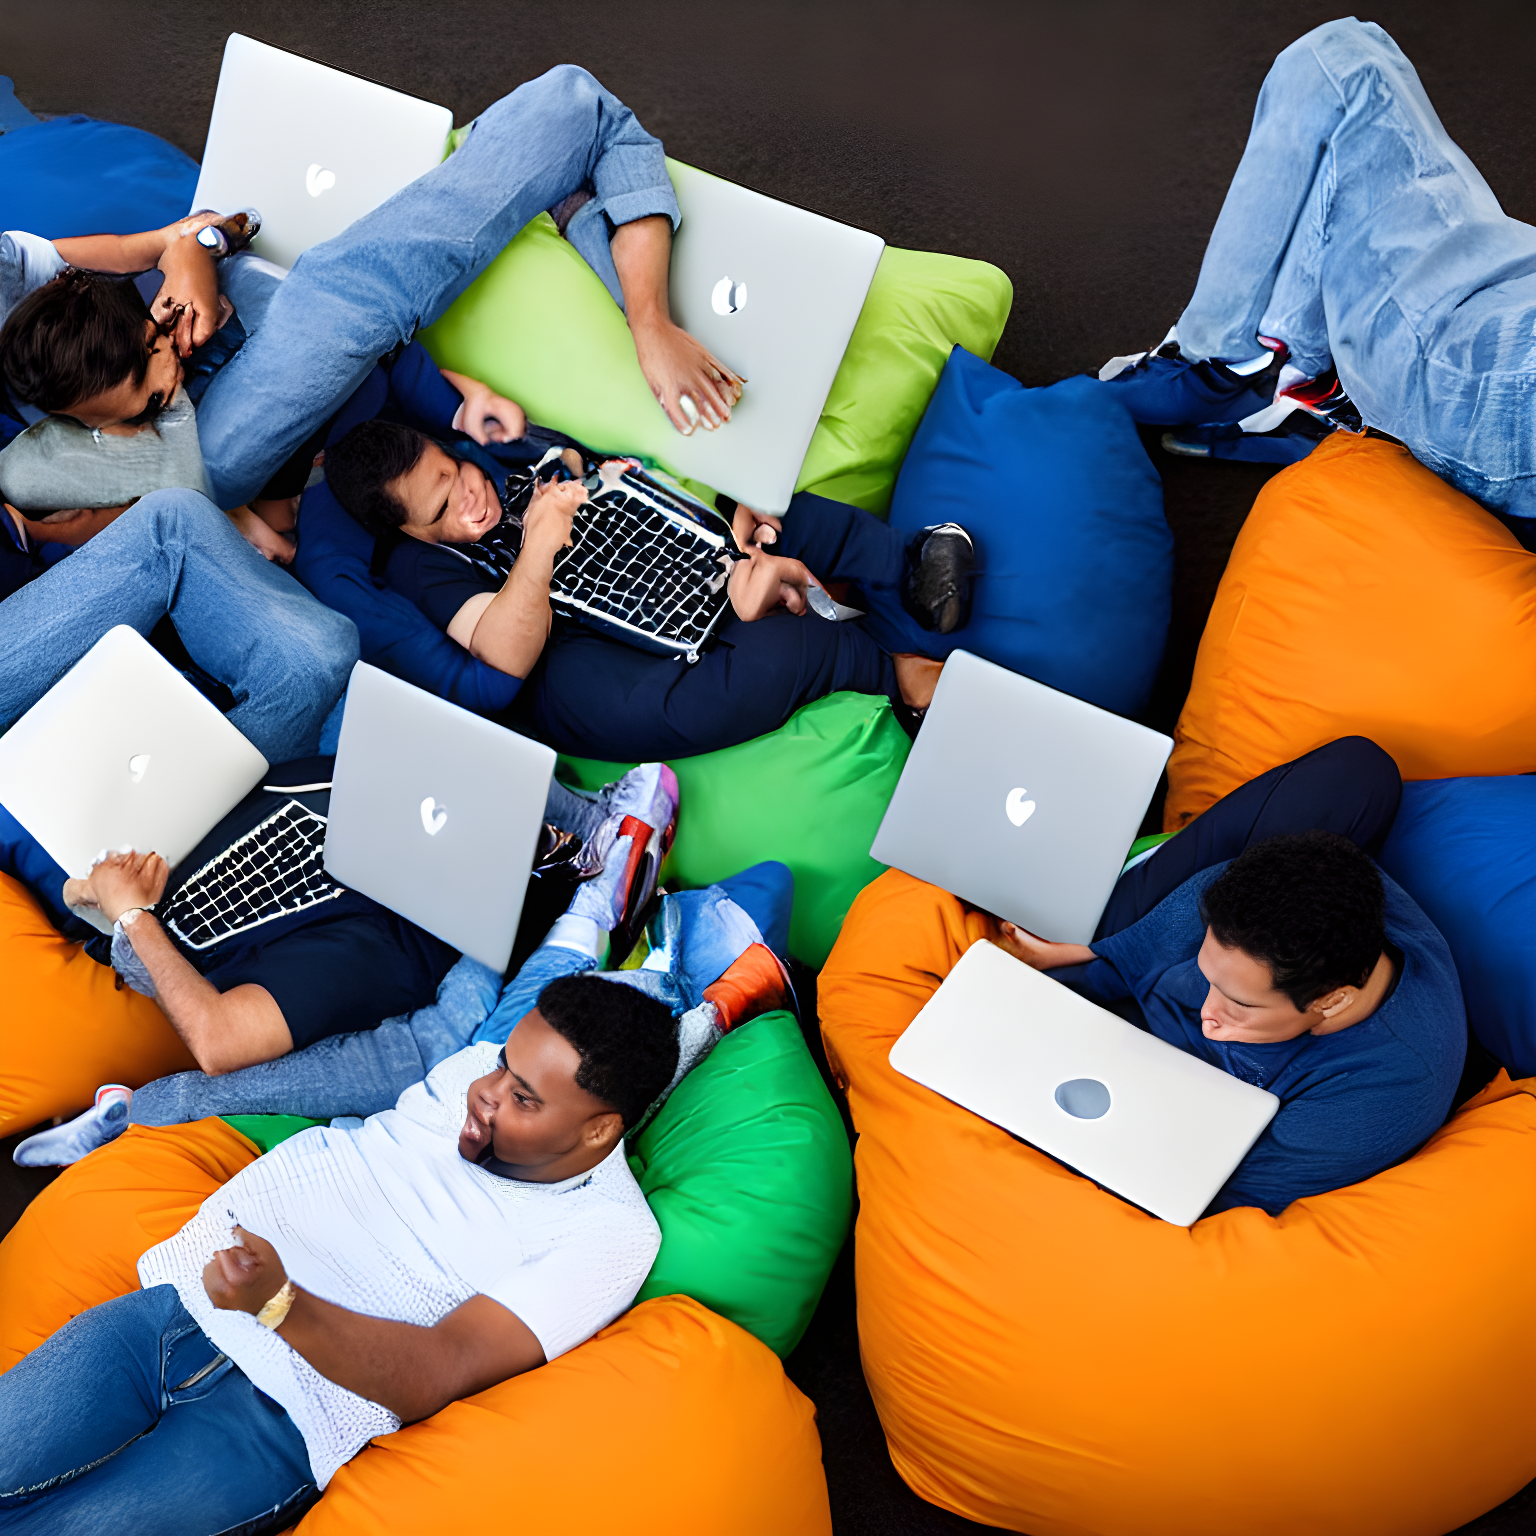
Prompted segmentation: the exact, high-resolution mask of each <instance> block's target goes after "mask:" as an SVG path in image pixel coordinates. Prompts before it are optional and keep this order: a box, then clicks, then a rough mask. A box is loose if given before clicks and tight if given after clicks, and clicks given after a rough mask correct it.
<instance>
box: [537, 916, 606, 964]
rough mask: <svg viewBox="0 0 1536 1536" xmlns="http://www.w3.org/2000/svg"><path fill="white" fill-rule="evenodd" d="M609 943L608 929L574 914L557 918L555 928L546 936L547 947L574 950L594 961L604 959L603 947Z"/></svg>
mask: <svg viewBox="0 0 1536 1536" xmlns="http://www.w3.org/2000/svg"><path fill="white" fill-rule="evenodd" d="M607 942H608V933H607V930H606V929H604V928H599V927H598V925H597V924H596V923H595V922H593V921H592V919H591V918H590V917H581V916H579V915H578V914H577V913H574V912H567V913H566V914H565V916H564V917H557V918H556V919H555V925H554V927H553V928H551V929H550V930H549V932H548V933H546V934H545V935H544V945H545V947H548V948H551V949H574V950H575V951H576V952H577V954H580V955H590V956H591V957H592V958H593V959H594V960H600V959H602V956H603V946H604V945H605V944H607Z"/></svg>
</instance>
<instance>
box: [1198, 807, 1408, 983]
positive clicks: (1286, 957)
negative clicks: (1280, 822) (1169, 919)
mask: <svg viewBox="0 0 1536 1536" xmlns="http://www.w3.org/2000/svg"><path fill="white" fill-rule="evenodd" d="M1385 902H1386V897H1385V893H1384V892H1383V890H1382V886H1381V875H1380V873H1379V872H1378V871H1377V868H1376V866H1375V864H1373V863H1372V862H1371V859H1370V856H1369V855H1368V854H1366V853H1365V852H1364V851H1363V850H1362V849H1360V848H1358V847H1357V846H1356V845H1355V844H1354V843H1352V842H1350V840H1349V839H1348V838H1347V837H1341V836H1340V835H1339V834H1338V833H1337V832H1322V831H1314V832H1296V833H1291V834H1288V835H1286V836H1283V837H1271V838H1266V839H1265V840H1264V841H1263V842H1262V843H1255V844H1254V845H1253V847H1251V848H1247V849H1245V850H1244V851H1243V852H1242V853H1240V854H1239V855H1238V856H1237V857H1236V858H1235V859H1233V861H1232V862H1231V863H1230V864H1229V865H1228V866H1227V867H1226V869H1225V870H1224V871H1223V872H1222V873H1221V875H1220V877H1219V878H1218V879H1216V880H1215V881H1213V882H1212V884H1211V885H1210V886H1209V887H1208V888H1207V890H1206V892H1205V899H1204V901H1203V902H1202V904H1201V905H1202V908H1203V912H1204V916H1205V921H1206V922H1207V923H1208V924H1209V925H1210V929H1211V932H1212V933H1213V934H1214V935H1215V937H1216V940H1217V942H1218V943H1220V944H1224V945H1226V946H1227V947H1228V948H1229V949H1242V950H1246V951H1247V952H1248V953H1249V954H1250V955H1252V956H1253V957H1254V958H1255V959H1256V960H1262V961H1263V962H1264V963H1265V964H1266V965H1267V966H1268V967H1269V969H1270V972H1271V974H1272V975H1273V977H1274V985H1275V989H1276V990H1277V991H1279V992H1283V993H1285V995H1286V996H1287V997H1288V998H1290V1000H1291V1002H1292V1003H1293V1004H1295V1006H1296V1007H1297V1008H1298V1009H1302V1010H1305V1009H1307V1008H1309V1007H1311V1005H1312V1004H1313V1003H1315V1002H1316V1001H1317V999H1318V998H1320V997H1323V996H1325V995H1326V994H1328V993H1329V992H1332V991H1334V990H1335V989H1336V988H1338V987H1361V986H1364V985H1365V983H1366V981H1367V979H1368V978H1369V976H1370V974H1371V971H1372V970H1373V968H1374V967H1375V965H1376V962H1377V961H1378V960H1379V959H1380V958H1381V953H1382V950H1383V949H1384V948H1385V946H1386V942H1387V934H1386V928H1385V926H1384V923H1383V916H1382V914H1383V910H1384V907H1385Z"/></svg>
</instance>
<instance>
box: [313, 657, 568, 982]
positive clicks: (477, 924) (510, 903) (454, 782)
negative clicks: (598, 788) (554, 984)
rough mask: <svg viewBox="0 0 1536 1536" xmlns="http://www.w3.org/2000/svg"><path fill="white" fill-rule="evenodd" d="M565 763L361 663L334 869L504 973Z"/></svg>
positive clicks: (338, 785) (336, 815) (341, 765)
mask: <svg viewBox="0 0 1536 1536" xmlns="http://www.w3.org/2000/svg"><path fill="white" fill-rule="evenodd" d="M554 771H555V754H554V753H553V752H552V751H551V750H550V749H549V748H548V747H546V746H543V745H541V744H540V743H539V742H536V741H530V740H529V739H528V738H527V737H526V736H519V735H518V734H517V732H515V731H509V730H508V729H507V728H506V727H505V726H501V725H497V724H496V723H495V722H494V721H492V720H487V719H485V718H484V717H483V716H480V715H474V714H471V713H470V712H469V711H468V710H467V709H460V708H459V706H458V705H457V704H450V703H448V701H447V700H446V699H440V698H438V697H437V696H436V695H435V694H430V693H425V692H423V691H422V690H421V689H420V688H414V687H412V686H411V684H410V683H405V682H402V681H401V680H400V679H399V678H397V677H392V676H391V675H390V674H389V673H388V672H381V671H380V670H379V669H378V668H377V667H370V666H369V665H368V664H367V663H366V662H362V661H360V662H358V663H357V665H356V666H355V667H354V668H353V669H352V679H351V682H350V683H349V685H348V688H347V707H346V711H345V713H344V715H343V716H342V724H341V740H340V742H339V743H338V744H337V748H336V768H335V773H334V779H333V783H332V786H331V805H330V823H329V825H328V826H327V828H326V834H325V868H326V871H327V873H329V874H331V875H333V876H334V877H335V878H336V879H337V880H339V881H340V882H341V883H342V884H343V885H346V886H350V887H351V888H352V889H353V890H355V891H361V892H362V894H363V895H364V896H371V897H372V898H373V900H375V901H377V902H380V903H381V904H382V905H384V906H386V907H389V908H390V909H391V910H392V911H395V912H398V913H399V914H400V915H401V917H404V918H408V919H409V920H410V921H411V922H413V923H415V924H416V925H417V926H418V927H420V928H425V929H426V930H427V932H428V933H431V934H435V935H436V936H437V937H438V938H440V939H442V940H443V942H444V943H445V944H451V945H453V947H454V948H455V949H457V950H460V951H461V952H462V953H464V954H466V955H470V956H472V957H473V958H474V959H476V960H479V961H480V962H481V963H482V964H484V965H488V966H490V967H491V969H492V970H496V971H502V970H505V969H506V966H507V962H508V961H509V960H510V959H511V957H512V942H513V940H514V939H515V938H516V936H517V923H518V919H519V918H520V917H521V916H522V911H523V897H524V896H525V894H526V893H527V889H528V877H529V874H530V873H531V872H532V869H533V860H534V855H535V852H536V851H537V848H538V839H539V829H540V828H541V827H542V826H543V824H544V807H545V803H546V802H547V800H548V798H549V782H550V779H551V778H552V777H553V775H554Z"/></svg>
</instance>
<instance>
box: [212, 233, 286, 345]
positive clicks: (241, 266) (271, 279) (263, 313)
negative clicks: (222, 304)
mask: <svg viewBox="0 0 1536 1536" xmlns="http://www.w3.org/2000/svg"><path fill="white" fill-rule="evenodd" d="M285 275H286V274H285V273H284V271H283V269H282V268H281V267H279V266H277V265H276V264H275V263H273V262H270V261H265V260H263V259H262V258H261V257H260V256H257V255H255V254H253V253H252V252H250V251H241V252H240V253H239V255H237V256H230V257H227V258H226V259H225V260H223V261H221V262H220V263H219V292H220V293H222V294H223V295H224V296H225V298H227V299H228V300H229V302H230V303H231V304H233V305H234V306H235V315H236V317H237V318H238V319H239V321H240V324H241V325H242V326H243V327H244V328H245V334H246V335H247V336H248V337H250V336H254V335H255V334H256V332H257V330H258V329H259V328H260V327H261V325H262V323H263V322H264V321H265V320H266V318H267V308H268V306H269V305H270V304H271V303H272V300H273V299H274V298H275V297H276V295H277V285H278V284H279V283H280V282H282V280H283V278H284V276H285Z"/></svg>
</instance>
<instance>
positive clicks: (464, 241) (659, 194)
mask: <svg viewBox="0 0 1536 1536" xmlns="http://www.w3.org/2000/svg"><path fill="white" fill-rule="evenodd" d="M583 187H590V188H591V189H592V191H593V193H594V196H593V199H592V201H590V202H588V203H586V204H585V205H583V207H582V208H581V209H580V210H579V211H578V213H577V214H576V216H575V217H574V218H573V219H572V220H571V222H570V225H569V226H568V227H567V229H566V238H567V239H569V240H570V242H571V244H572V245H574V246H575V247H576V249H577V250H579V251H580V252H581V254H582V255H583V256H584V257H585V258H586V259H587V261H588V263H589V264H590V265H591V266H592V268H593V270H594V271H595V272H596V273H597V274H598V276H599V277H601V278H602V279H603V281H604V282H605V283H606V284H607V286H608V289H609V292H611V293H612V294H613V296H614V298H615V299H616V300H618V301H619V302H620V303H621V304H622V302H623V297H622V293H621V290H620V288H619V281H618V275H617V274H616V272H615V271H614V266H613V257H612V256H611V254H610V253H609V250H608V240H609V236H610V234H611V233H612V230H613V229H614V228H615V227H616V226H618V225H620V224H626V223H629V222H630V221H631V220H634V219H639V218H644V217H646V216H648V215H651V214H665V215H666V216H667V217H668V218H669V219H671V221H672V224H673V227H674V228H675V227H676V226H677V224H678V222H679V220H680V217H681V216H680V214H679V213H678V209H677V199H676V196H675V195H674V194H673V191H672V183H671V182H670V181H669V180H668V179H667V169H666V162H665V159H664V156H663V154H662V148H661V143H660V141H659V140H657V139H654V138H652V137H651V135H650V134H648V133H647V132H646V131H645V130H644V129H643V128H642V127H641V126H640V124H639V123H638V122H637V121H636V120H635V116H634V113H632V112H631V111H630V110H629V108H628V107H626V106H625V105H624V104H623V102H621V101H619V100H618V99H617V98H616V97H615V96H612V95H610V94H609V93H608V92H607V91H605V90H604V89H603V88H602V86H601V85H599V84H598V83H597V81H596V80H594V79H593V78H592V76H591V75H589V74H588V73H587V72H586V70H584V69H578V68H577V67H576V66H574V65H571V64H562V65H559V66H558V67H556V68H555V69H552V70H550V71H549V72H548V73H547V74H544V75H541V76H540V77H539V78H538V79H537V80H530V81H529V82H528V83H527V84H526V85H521V86H519V87H518V88H517V89H516V90H515V91H513V92H512V94H511V95H510V96H504V97H502V99H501V100H500V101H498V102H496V103H495V104H494V105H493V106H491V107H489V108H488V109H487V110H486V111H484V112H482V113H481V114H480V116H479V117H478V118H476V119H475V121H474V123H473V124H472V125H471V131H470V134H469V137H468V138H467V139H466V141H465V142H464V143H463V144H462V145H461V146H460V147H459V149H458V150H456V151H455V152H454V153H453V154H452V155H450V156H449V157H448V158H447V159H446V160H445V161H444V162H443V163H442V164H441V165H439V166H437V167H435V168H434V169H433V170H431V171H428V172H427V174H426V175H425V176H421V177H419V178H418V179H417V180H415V181H413V182H412V183H411V184H410V185H409V186H408V187H405V188H404V189H402V190H401V191H400V192H397V193H396V194H395V196H394V197H392V198H390V199H389V201H388V202H386V203H383V204H382V205H381V206H379V207H378V208H376V209H374V211H373V212H372V213H370V214H367V215H366V216H364V217H363V218H361V219H359V220H358V221H357V222H356V223H355V224H353V225H352V226H351V227H350V228H348V229H347V230H345V231H343V233H341V234H340V235H338V236H336V238H335V239H334V240H327V241H326V242H325V243H324V244H323V245H317V246H315V247H313V249H311V250H309V251H306V252H305V253H304V255H303V256H301V257H300V258H299V260H298V262H297V263H295V265H294V268H293V271H292V272H291V273H290V274H289V275H288V277H287V278H285V279H284V280H283V281H282V282H280V283H278V284H276V285H275V290H273V289H271V288H269V289H268V290H267V292H268V299H267V302H266V307H265V313H264V314H260V315H257V314H255V313H254V306H253V313H251V314H250V315H244V316H242V324H244V325H245V327H246V329H247V330H248V331H251V332H252V334H251V336H250V339H249V340H248V341H247V342H246V343H245V345H244V346H243V347H242V348H241V349H240V351H239V352H238V353H237V354H236V355H235V357H234V358H233V360H232V361H231V362H229V363H228V364H227V365H226V366H225V367H224V368H223V369H222V370H221V371H220V372H219V373H218V374H217V375H215V377H214V379H213V381H212V382H211V383H210V384H209V385H208V388H207V392H206V393H205V394H204V395H203V397H202V401H201V403H200V404H199V406H198V412H197V423H198V436H199V438H200V440H201V443H202V449H203V461H204V463H205V464H206V465H207V468H208V477H209V480H210V482H211V483H212V486H213V489H214V497H215V500H217V501H218V502H219V504H220V505H221V506H231V507H232V506H237V505H239V504H240V503H241V502H244V501H248V500H249V499H250V498H251V497H252V496H254V495H255V494H256V493H257V492H258V491H259V490H260V489H261V487H262V486H263V485H265V484H266V482H267V480H268V479H269V478H270V477H271V475H272V474H273V472H274V471H275V470H276V469H277V468H278V467H279V466H280V465H282V464H283V463H284V461H285V460H286V459H287V458H288V457H289V456H290V455H291V454H292V453H293V452H294V451H295V449H297V448H298V447H299V445H300V444H301V443H302V442H303V441H304V440H305V438H307V437H308V436H309V435H310V433H312V432H313V431H314V430H315V429H316V428H317V427H318V426H319V425H320V424H321V423H322V422H323V421H325V419H326V418H327V417H328V416H329V415H330V414H331V413H332V412H334V411H335V410H336V409H338V407H340V406H341V404H342V403H343V402H344V401H345V400H346V399H347V398H348V397H349V396H350V395H351V394H352V393H353V391H354V390H356V389H357V387H358V386H359V385H360V384H361V383H362V382H363V380H364V379H365V378H366V377H367V375H368V372H369V370H370V369H371V368H372V367H373V365H374V364H375V363H376V362H377V361H378V360H379V359H380V358H381V357H383V356H384V355H385V353H387V352H390V351H392V350H393V349H394V348H395V347H396V346H398V345H399V344H400V343H401V342H405V341H409V340H410V339H411V338H412V337H413V336H414V335H415V334H416V332H417V331H418V330H419V329H420V328H421V327H422V326H426V325H431V324H432V322H433V321H434V320H436V319H437V318H438V317H439V316H440V315H441V314H442V313H443V311H444V310H446V309H447V308H448V306H449V305H450V304H452V303H453V301H454V300H455V299H456V298H458V296H459V295H460V294H461V293H463V291H464V290H465V289H466V288H467V287H468V286H469V285H470V283H472V282H473V281H474V280H475V278H476V277H478V276H479V275H480V273H481V272H483V271H484V270H485V268H486V267H487V266H489V265H490V263H491V262H492V261H493V260H494V259H495V258H496V256H497V255H498V254H499V253H500V251H501V250H502V248H503V247H504V246H505V245H506V244H507V243H508V241H510V240H511V239H512V237H513V236H514V235H515V234H517V232H518V231H519V230H520V229H521V228H522V227H523V226H524V225H525V224H526V223H527V222H528V221H529V220H530V219H532V218H533V217H535V216H536V215H537V214H539V213H540V212H542V211H543V210H544V209H546V208H551V207H553V206H554V205H555V204H557V203H559V202H561V201H562V200H563V199H565V198H566V197H568V196H569V195H570V194H571V193H573V192H575V191H578V190H580V189H581V188H583ZM232 275H233V274H232ZM235 303H236V307H237V308H238V307H239V304H240V300H239V297H238V296H236V297H235Z"/></svg>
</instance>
